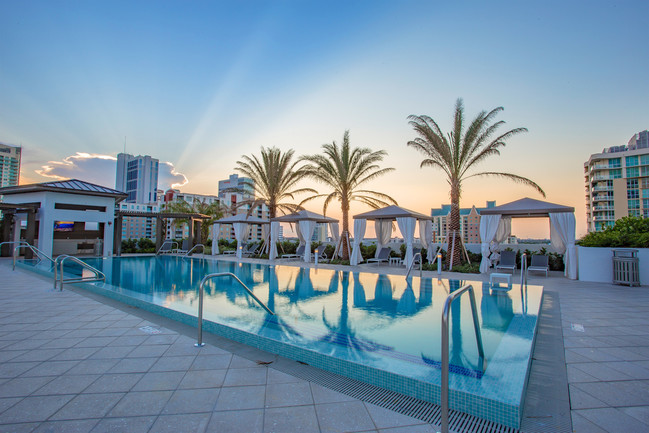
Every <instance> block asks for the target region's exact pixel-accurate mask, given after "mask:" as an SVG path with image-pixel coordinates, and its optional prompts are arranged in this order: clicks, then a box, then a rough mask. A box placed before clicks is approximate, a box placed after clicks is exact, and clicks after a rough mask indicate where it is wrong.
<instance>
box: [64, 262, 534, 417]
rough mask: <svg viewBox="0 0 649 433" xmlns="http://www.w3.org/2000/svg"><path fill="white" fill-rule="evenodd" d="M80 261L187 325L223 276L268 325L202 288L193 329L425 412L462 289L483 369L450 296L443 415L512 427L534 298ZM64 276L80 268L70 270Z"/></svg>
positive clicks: (386, 280)
mask: <svg viewBox="0 0 649 433" xmlns="http://www.w3.org/2000/svg"><path fill="white" fill-rule="evenodd" d="M84 260H85V261H86V262H87V263H88V264H90V265H91V266H94V267H96V268H97V269H99V270H101V271H102V272H103V273H104V274H106V277H107V281H106V284H104V283H95V284H94V286H96V287H100V288H103V289H108V290H109V291H111V292H113V293H115V294H120V295H125V296H127V297H129V298H132V299H137V300H139V301H144V302H146V303H150V304H154V305H158V306H162V307H164V308H166V309H168V310H169V311H173V312H178V313H185V314H186V315H191V316H196V315H197V306H198V285H199V283H200V280H201V279H202V278H203V277H204V276H205V275H206V274H208V273H213V272H232V273H233V274H235V275H236V276H237V277H239V279H241V281H242V282H243V283H244V284H246V285H247V286H248V287H249V288H250V289H251V290H252V291H253V292H254V293H255V295H256V296H257V297H258V298H260V299H261V300H262V301H263V302H264V303H266V305H268V307H269V308H270V309H271V310H273V311H274V312H275V313H276V315H275V316H271V315H269V314H267V313H266V312H265V311H264V310H263V309H262V308H261V307H260V306H259V305H257V304H256V303H255V302H254V300H253V299H252V298H251V297H250V296H249V295H248V294H247V293H246V292H245V290H244V289H243V288H242V287H241V286H240V285H239V284H238V283H236V282H235V281H234V280H233V279H232V278H229V277H224V278H218V279H213V280H210V281H209V282H208V283H207V284H206V286H205V298H204V319H205V320H206V321H209V322H212V323H214V324H218V325H220V326H221V325H224V326H225V327H227V328H230V329H232V330H236V331H237V332H234V331H233V333H230V334H229V335H227V336H228V337H230V338H234V339H238V340H240V341H242V342H244V343H247V344H252V345H255V346H257V347H261V348H263V349H265V350H269V351H271V352H275V353H279V354H281V355H284V356H287V357H290V358H294V359H298V360H300V361H304V362H308V363H309V364H312V365H315V366H317V367H320V368H324V369H327V370H331V371H334V372H336V373H340V374H344V375H348V376H350V377H352V378H355V379H359V380H364V381H367V382H370V383H373V384H375V385H379V386H383V387H386V388H389V389H393V390H395V391H399V392H402V393H404V394H407V395H412V396H415V397H418V398H423V399H426V400H429V401H433V402H439V383H440V361H441V330H440V326H441V315H442V307H443V305H444V301H445V299H446V297H447V296H448V295H449V293H450V292H452V291H454V290H457V289H459V288H461V287H463V286H464V285H465V284H467V283H471V284H473V287H474V290H475V294H476V303H477V307H478V316H479V320H480V326H481V333H482V339H483V343H484V349H485V358H486V364H487V368H486V370H485V371H482V368H481V365H480V364H479V362H478V351H477V344H476V339H475V332H474V329H473V322H472V315H471V309H470V303H469V297H468V295H467V296H462V297H461V298H460V299H458V300H457V301H456V302H455V303H454V304H453V306H452V308H451V317H450V326H451V328H450V333H451V339H450V341H451V346H450V351H449V353H450V363H451V375H450V384H451V389H452V392H451V407H452V408H456V409H459V410H462V411H464V412H467V413H471V414H474V415H477V416H480V417H483V418H487V419H490V420H493V421H496V422H499V423H502V424H505V425H510V426H512V427H518V422H519V421H520V415H521V412H522V404H523V398H524V392H525V386H526V379H527V374H528V368H529V363H530V356H531V353H532V348H533V341H534V336H535V328H536V323H537V318H538V313H539V308H540V305H541V296H542V288H541V287H538V286H527V287H526V288H524V289H523V290H521V288H520V286H518V285H513V286H512V287H511V289H509V290H503V289H500V288H495V289H494V288H492V287H490V286H489V284H488V283H483V282H468V281H461V280H438V279H436V278H421V279H420V278H418V277H413V278H411V279H409V281H406V279H405V277H403V276H397V275H378V274H372V273H363V272H361V273H358V272H347V271H334V270H329V269H318V268H300V267H295V266H285V265H276V266H272V265H271V266H269V265H264V264H252V263H239V262H231V261H214V260H204V259H191V258H180V257H173V256H158V257H151V256H147V257H124V258H104V259H84ZM66 272H70V273H79V272H80V268H76V267H75V266H74V265H72V264H71V266H70V268H69V270H66ZM206 329H210V328H208V327H207V326H206ZM220 329H223V328H222V326H221V327H220ZM217 332H218V331H217Z"/></svg>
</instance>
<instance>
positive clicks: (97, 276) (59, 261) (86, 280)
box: [54, 254, 106, 290]
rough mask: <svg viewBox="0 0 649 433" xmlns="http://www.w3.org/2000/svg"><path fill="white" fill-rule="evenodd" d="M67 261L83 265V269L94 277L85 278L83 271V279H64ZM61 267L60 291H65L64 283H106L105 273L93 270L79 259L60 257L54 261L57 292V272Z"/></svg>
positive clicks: (67, 256) (65, 255) (59, 273)
mask: <svg viewBox="0 0 649 433" xmlns="http://www.w3.org/2000/svg"><path fill="white" fill-rule="evenodd" d="M66 260H72V261H73V262H75V263H77V264H79V265H81V267H83V268H85V269H88V270H89V271H91V272H92V273H94V274H95V276H94V277H84V276H83V271H82V272H81V277H77V278H66V279H64V278H63V264H64V263H65V261H66ZM57 265H59V266H60V268H61V269H60V271H59V272H58V280H59V283H60V289H61V290H63V283H89V282H92V281H104V282H106V275H104V273H103V272H101V271H100V270H99V269H96V268H93V267H92V266H90V265H89V264H87V263H86V262H84V261H82V260H79V259H78V258H76V257H74V256H69V255H67V254H63V255H60V256H58V257H57V258H56V260H54V290H56V280H57V271H56V266H57Z"/></svg>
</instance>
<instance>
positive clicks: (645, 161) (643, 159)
mask: <svg viewBox="0 0 649 433" xmlns="http://www.w3.org/2000/svg"><path fill="white" fill-rule="evenodd" d="M640 165H649V154H647V155H641V156H640Z"/></svg>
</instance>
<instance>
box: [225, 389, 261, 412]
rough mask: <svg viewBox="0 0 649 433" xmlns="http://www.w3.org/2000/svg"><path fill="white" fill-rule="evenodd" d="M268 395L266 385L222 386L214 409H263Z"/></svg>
mask: <svg viewBox="0 0 649 433" xmlns="http://www.w3.org/2000/svg"><path fill="white" fill-rule="evenodd" d="M265 395H266V387H265V386H261V385H260V386H232V387H228V388H221V393H220V394H219V398H218V400H217V401H216V407H215V409H214V410H216V411H222V410H244V409H262V408H263V407H264V400H265Z"/></svg>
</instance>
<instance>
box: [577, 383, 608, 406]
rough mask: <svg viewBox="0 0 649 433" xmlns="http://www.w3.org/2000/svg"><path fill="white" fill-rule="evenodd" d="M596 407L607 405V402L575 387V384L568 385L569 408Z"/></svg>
mask: <svg viewBox="0 0 649 433" xmlns="http://www.w3.org/2000/svg"><path fill="white" fill-rule="evenodd" d="M596 407H608V404H606V403H604V402H603V401H601V400H599V399H597V398H596V397H594V396H592V395H590V394H588V393H587V392H585V391H583V390H581V389H579V388H577V386H576V384H571V385H570V408H571V409H573V410H575V409H592V408H596Z"/></svg>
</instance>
